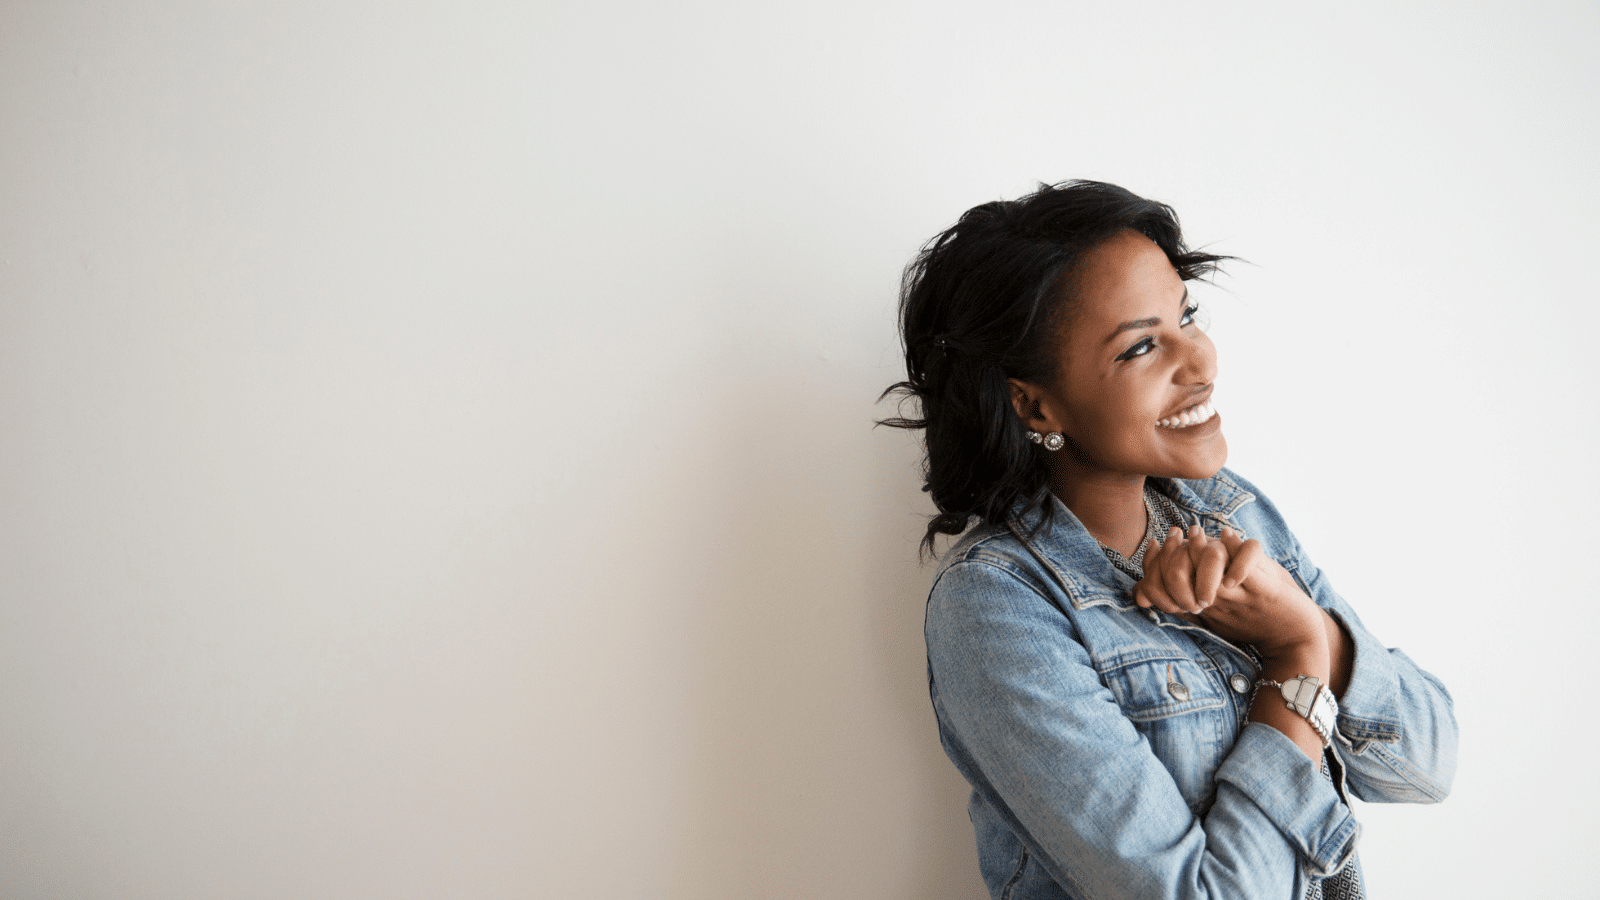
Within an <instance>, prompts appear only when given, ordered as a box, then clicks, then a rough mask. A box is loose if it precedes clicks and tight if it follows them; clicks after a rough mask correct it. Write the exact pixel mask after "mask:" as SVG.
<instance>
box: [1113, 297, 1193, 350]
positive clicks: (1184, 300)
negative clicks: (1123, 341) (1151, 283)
mask: <svg viewBox="0 0 1600 900" xmlns="http://www.w3.org/2000/svg"><path fill="white" fill-rule="evenodd" d="M1188 305H1189V288H1188V287H1184V289H1183V296H1182V297H1179V298H1178V307H1179V308H1180V309H1181V308H1183V307H1185V306H1188ZM1160 324H1161V317H1160V316H1151V317H1150V318H1148V319H1134V320H1133V321H1132V322H1123V323H1122V324H1121V325H1118V326H1117V328H1116V330H1115V331H1113V332H1111V335H1110V336H1109V337H1107V338H1106V343H1108V344H1109V343H1111V342H1112V341H1114V340H1116V337H1117V335H1119V334H1121V333H1123V332H1124V331H1135V330H1137V329H1140V328H1154V327H1155V326H1157V325H1160Z"/></svg>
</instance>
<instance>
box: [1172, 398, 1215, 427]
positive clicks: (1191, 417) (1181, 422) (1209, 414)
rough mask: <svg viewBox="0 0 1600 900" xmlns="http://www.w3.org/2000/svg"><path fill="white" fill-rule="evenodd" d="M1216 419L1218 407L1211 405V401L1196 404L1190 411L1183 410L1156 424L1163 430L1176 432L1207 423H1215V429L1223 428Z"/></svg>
mask: <svg viewBox="0 0 1600 900" xmlns="http://www.w3.org/2000/svg"><path fill="white" fill-rule="evenodd" d="M1216 417H1217V410H1216V407H1214V406H1212V405H1211V401H1210V400H1204V401H1201V402H1200V403H1196V404H1195V405H1193V406H1191V407H1189V408H1188V409H1185V410H1183V411H1182V412H1180V413H1178V414H1177V415H1175V416H1172V417H1171V418H1167V419H1162V420H1161V421H1159V422H1157V423H1156V424H1157V425H1159V426H1161V427H1162V428H1167V429H1171V430H1174V431H1177V430H1187V429H1190V428H1193V427H1195V426H1196V425H1203V424H1205V423H1206V422H1213V423H1214V426H1215V427H1221V425H1220V423H1217V422H1216V421H1215V420H1216Z"/></svg>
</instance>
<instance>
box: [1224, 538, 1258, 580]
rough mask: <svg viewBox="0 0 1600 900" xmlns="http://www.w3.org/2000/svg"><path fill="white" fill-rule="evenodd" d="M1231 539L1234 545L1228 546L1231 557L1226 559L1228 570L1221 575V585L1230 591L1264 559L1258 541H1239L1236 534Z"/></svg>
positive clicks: (1247, 576)
mask: <svg viewBox="0 0 1600 900" xmlns="http://www.w3.org/2000/svg"><path fill="white" fill-rule="evenodd" d="M1224 540H1226V538H1224ZM1233 540H1234V545H1233V546H1232V547H1230V548H1229V552H1230V556H1231V557H1232V558H1231V559H1229V561H1228V571H1227V572H1226V573H1225V574H1223V576H1222V587H1223V588H1224V589H1225V590H1230V591H1231V590H1233V589H1234V588H1236V587H1238V586H1239V585H1240V584H1241V583H1243V582H1244V580H1245V579H1246V578H1249V577H1250V572H1251V571H1252V570H1253V569H1255V567H1256V566H1257V565H1259V564H1260V563H1261V562H1262V560H1264V559H1266V551H1264V550H1262V549H1261V542H1260V541H1257V540H1249V541H1242V542H1241V541H1239V538H1238V535H1234V537H1233Z"/></svg>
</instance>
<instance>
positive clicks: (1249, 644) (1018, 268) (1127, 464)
mask: <svg viewBox="0 0 1600 900" xmlns="http://www.w3.org/2000/svg"><path fill="white" fill-rule="evenodd" d="M1222 259H1223V257H1219V256H1215V255H1211V254H1207V253H1202V252H1197V251H1191V250H1189V249H1188V248H1187V247H1186V246H1185V245H1184V242H1183V238H1182V235H1181V232H1180V231H1179V228H1178V221H1177V218H1176V216H1175V215H1174V214H1173V212H1172V210H1171V209H1170V208H1168V207H1167V206H1165V205H1163V204H1159V203H1155V202H1152V201H1149V200H1145V199H1142V198H1140V197H1138V196H1135V195H1134V194H1132V193H1129V192H1128V191H1126V190H1124V189H1122V188H1119V187H1116V186H1114V185H1109V184H1101V183H1096V182H1086V181H1078V182H1067V183H1063V184H1059V185H1054V186H1045V187H1041V188H1040V190H1038V191H1037V192H1035V193H1033V194H1031V195H1029V196H1027V197H1024V198H1022V199H1020V200H1015V201H1010V202H995V203H987V204H984V205H982V206H979V207H976V208H974V209H972V210H969V211H968V212H967V213H966V215H964V216H962V218H961V220H960V222H958V223H957V224H956V225H955V226H954V227H952V228H951V229H949V230H948V231H946V232H944V233H943V234H941V235H939V236H938V237H936V238H935V239H934V240H932V241H931V242H929V244H928V245H927V246H926V247H925V248H924V249H923V251H922V252H921V254H920V255H919V256H918V257H917V259H916V260H915V261H914V262H913V263H912V264H911V266H910V267H909V268H908V269H907V272H906V278H905V283H904V288H903V294H902V301H901V329H902V338H903V340H904V343H905V353H906V369H907V374H908V378H907V380H906V381H904V382H902V383H900V384H898V385H895V386H894V387H893V388H891V391H898V392H900V393H902V394H904V395H906V396H909V397H913V398H915V399H916V401H917V403H918V405H919V406H920V409H921V413H922V415H921V418H915V419H892V420H890V422H889V424H894V425H897V426H900V427H907V428H922V429H925V440H926V446H927V463H926V474H927V484H926V489H927V490H928V491H929V492H930V493H931V494H932V497H933V501H934V505H935V506H936V507H937V509H938V514H937V515H935V516H934V517H933V519H932V521H931V522H930V523H929V525H928V531H927V535H926V539H925V542H924V543H925V547H926V548H928V549H931V548H932V546H933V541H934V539H935V537H936V536H938V535H941V534H947V535H959V534H962V532H966V534H965V535H964V536H963V537H962V538H961V539H960V540H959V541H958V542H957V543H956V544H955V546H954V547H952V548H951V549H950V550H949V552H948V553H947V554H946V555H945V557H944V560H943V562H942V564H941V567H940V570H939V573H938V576H937V579H936V581H935V582H934V586H933V589H932V592H931V594H930V596H929V599H928V612H927V624H926V634H927V642H928V670H929V683H930V692H931V694H932V698H933V704H934V711H935V713H936V715H937V717H938V722H939V732H940V738H941V740H942V742H943V744H944V747H945V751H946V753H948V755H949V756H950V759H951V760H952V761H954V763H955V764H956V767H957V768H958V769H960V770H961V773H962V775H964V776H965V777H966V779H967V781H968V782H969V783H970V784H971V785H972V798H971V801H970V804H969V813H970V815H971V819H972V823H973V827H974V829H975V830H976V833H977V841H978V851H979V863H980V867H981V869H982V873H983V878H984V881H985V883H986V884H987V885H988V887H989V890H990V892H991V893H992V894H993V896H995V897H997V898H1045V897H1051V898H1059V897H1072V898H1082V900H1089V898H1094V900H1107V898H1139V900H1148V898H1157V897H1172V898H1176V897H1225V898H1274V900H1289V898H1295V900H1299V898H1305V897H1325V898H1328V900H1334V898H1346V897H1360V896H1362V887H1361V882H1360V870H1359V867H1358V865H1357V864H1356V862H1355V847H1356V841H1357V838H1358V836H1359V834H1360V826H1359V825H1358V824H1357V823H1356V822H1355V820H1354V818H1353V817H1352V816H1351V812H1350V807H1349V805H1348V803H1347V802H1346V799H1345V798H1346V795H1347V792H1348V794H1349V795H1354V796H1356V797H1359V798H1361V799H1363V800H1367V801H1375V802H1419V803H1429V802H1436V801H1438V800H1440V799H1442V798H1443V797H1444V796H1445V794H1446V793H1447V792H1448V790H1449V787H1450V781H1451V778H1452V776H1453V773H1454V766H1455V743H1456V728H1455V721H1454V717H1453V714H1452V712H1451V704H1450V696H1449V694H1448V693H1447V692H1446V691H1445V689H1444V686H1443V685H1442V684H1441V683H1440V682H1439V681H1438V680H1437V679H1435V678H1434V677H1433V676H1431V675H1429V674H1427V673H1426V672H1424V671H1422V670H1421V669H1419V668H1417V667H1416V665H1414V664H1413V663H1412V662H1411V661H1410V660H1409V659H1408V658H1407V657H1406V656H1405V654H1403V653H1401V652H1400V651H1398V650H1388V649H1385V648H1384V647H1383V646H1382V645H1381V644H1379V643H1378V642H1377V640H1376V639H1375V638H1373V637H1372V635H1371V634H1369V633H1368V632H1367V631H1366V629H1365V628H1363V627H1362V625H1361V620H1360V619H1359V618H1357V616H1356V614H1355V611H1354V610H1353V609H1352V608H1351V607H1350V605H1349V604H1348V603H1346V602H1345V601H1344V600H1343V599H1342V598H1340V597H1339V595H1337V594H1335V593H1334V591H1333V588H1332V587H1331V586H1330V585H1329V583H1328V580H1327V579H1326V578H1325V577H1324V576H1323V575H1322V573H1321V572H1320V571H1319V570H1318V569H1317V568H1316V567H1315V566H1314V565H1312V563H1311V561H1310V559H1308V558H1307V556H1306V554H1305V552H1304V551H1303V550H1302V549H1301V547H1300V544H1299V543H1298V542H1297V541H1296V540H1295V538H1294V535H1293V534H1292V533H1291V532H1290V531H1289V529H1288V527H1287V526H1286V525H1285V524H1284V521H1283V519H1282V517H1281V516H1280V515H1279V514H1278V511H1277V510H1276V509H1275V508H1274V507H1273V506H1272V504H1271V503H1270V502H1269V501H1268V500H1267V499H1266V497H1264V496H1263V495H1262V494H1261V492H1260V491H1259V490H1257V489H1256V488H1255V487H1254V486H1253V485H1251V484H1250V483H1249V482H1247V481H1245V480H1244V479H1243V478H1240V477H1239V476H1238V475H1235V474H1234V473H1232V472H1230V471H1229V470H1227V469H1225V468H1223V463H1224V462H1225V461H1226V458H1227V444H1226V442H1225V441H1224V439H1223V436H1222V419H1221V416H1220V414H1218V413H1217V412H1216V410H1215V409H1214V408H1213V407H1212V405H1211V391H1212V382H1213V380H1214V378H1215V376H1216V353H1215V349H1214V348H1213V346H1212V344H1211V341H1210V340H1209V339H1208V338H1207V337H1206V335H1205V334H1204V332H1202V331H1201V329H1200V327H1199V325H1198V324H1197V323H1196V321H1195V314H1196V312H1197V310H1196V307H1195V305H1194V303H1193V302H1192V301H1191V300H1190V297H1189V292H1188V290H1187V288H1186V286H1185V282H1187V281H1189V280H1192V279H1195V278H1198V277H1201V276H1203V275H1205V274H1208V273H1209V272H1211V271H1212V270H1213V269H1214V267H1215V265H1216V264H1217V263H1218V262H1219V261H1221V260H1222Z"/></svg>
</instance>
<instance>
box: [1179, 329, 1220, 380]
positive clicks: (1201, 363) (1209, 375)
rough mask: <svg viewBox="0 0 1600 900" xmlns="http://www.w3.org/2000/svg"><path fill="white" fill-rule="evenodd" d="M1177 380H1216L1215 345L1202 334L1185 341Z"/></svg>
mask: <svg viewBox="0 0 1600 900" xmlns="http://www.w3.org/2000/svg"><path fill="white" fill-rule="evenodd" d="M1178 380H1179V381H1180V382H1181V383H1183V384H1210V383H1211V382H1213V381H1216V380H1217V347H1216V345H1215V344H1213V343H1211V339H1210V338H1208V337H1206V336H1205V335H1204V334H1199V335H1197V336H1195V337H1194V338H1192V339H1191V340H1189V341H1187V342H1186V346H1185V347H1184V354H1183V362H1182V364H1181V365H1180V366H1179V368H1178Z"/></svg>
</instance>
